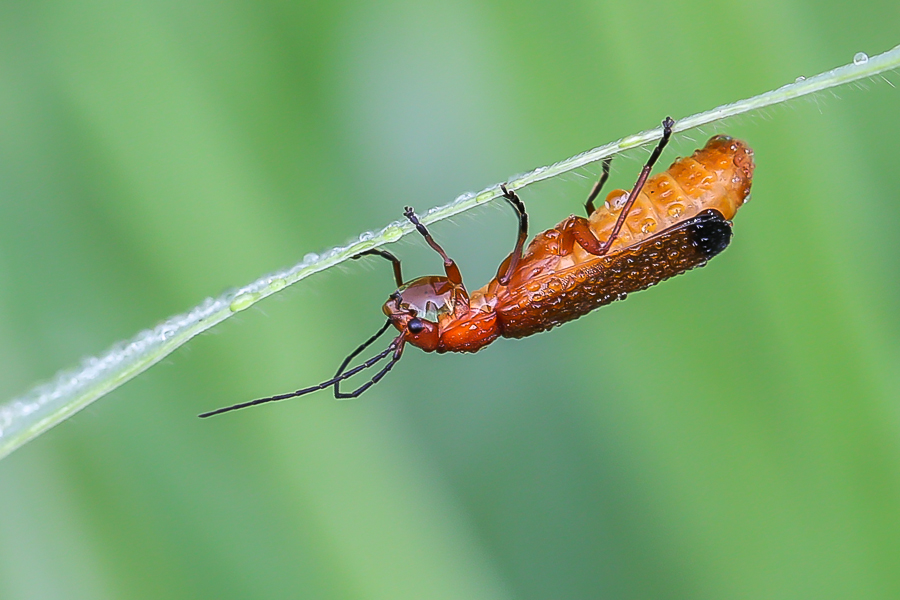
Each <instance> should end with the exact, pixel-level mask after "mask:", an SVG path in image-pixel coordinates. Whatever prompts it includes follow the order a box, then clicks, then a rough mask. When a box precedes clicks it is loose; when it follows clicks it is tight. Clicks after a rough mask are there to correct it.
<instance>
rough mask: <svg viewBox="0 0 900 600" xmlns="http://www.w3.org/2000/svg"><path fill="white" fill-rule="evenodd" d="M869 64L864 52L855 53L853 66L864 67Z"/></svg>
mask: <svg viewBox="0 0 900 600" xmlns="http://www.w3.org/2000/svg"><path fill="white" fill-rule="evenodd" d="M867 62H869V55H868V54H866V53H865V52H857V53H856V54H854V55H853V64H854V65H864V64H866V63H867Z"/></svg>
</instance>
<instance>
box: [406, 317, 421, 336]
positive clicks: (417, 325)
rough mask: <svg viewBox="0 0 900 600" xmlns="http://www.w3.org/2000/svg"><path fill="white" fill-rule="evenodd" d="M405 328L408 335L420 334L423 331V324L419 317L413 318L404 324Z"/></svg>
mask: <svg viewBox="0 0 900 600" xmlns="http://www.w3.org/2000/svg"><path fill="white" fill-rule="evenodd" d="M406 328H407V329H408V330H409V332H410V333H413V334H416V333H422V332H423V331H425V323H423V322H422V319H420V318H419V317H413V318H412V319H410V320H409V322H408V323H407V324H406Z"/></svg>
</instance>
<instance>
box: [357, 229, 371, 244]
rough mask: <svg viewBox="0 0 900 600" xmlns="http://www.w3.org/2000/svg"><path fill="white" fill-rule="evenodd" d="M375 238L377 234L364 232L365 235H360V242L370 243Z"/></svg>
mask: <svg viewBox="0 0 900 600" xmlns="http://www.w3.org/2000/svg"><path fill="white" fill-rule="evenodd" d="M373 237H375V234H374V233H373V232H371V231H364V232H363V233H361V234H359V241H361V242H368V241H369V240H371V239H372V238H373Z"/></svg>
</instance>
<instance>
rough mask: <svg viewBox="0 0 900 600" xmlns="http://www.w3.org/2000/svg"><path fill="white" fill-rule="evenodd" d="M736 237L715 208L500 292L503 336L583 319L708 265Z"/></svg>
mask: <svg viewBox="0 0 900 600" xmlns="http://www.w3.org/2000/svg"><path fill="white" fill-rule="evenodd" d="M730 241H731V222H730V221H727V220H725V218H724V217H723V216H722V215H721V214H720V213H719V212H718V211H717V210H715V209H710V210H706V211H704V212H702V213H700V214H699V215H697V216H695V217H693V218H691V219H688V220H686V221H682V222H681V223H678V224H676V225H674V226H672V227H670V228H669V229H667V230H664V231H662V232H660V233H658V234H657V235H654V236H652V237H650V238H648V239H645V240H643V241H641V242H639V243H637V244H635V245H633V246H631V247H629V248H625V249H622V250H620V251H618V252H614V253H612V254H607V255H606V256H603V257H599V258H597V259H596V260H594V261H592V262H590V263H587V264H583V265H578V266H575V267H571V268H569V269H566V270H564V271H560V272H558V273H554V274H552V275H547V276H544V277H539V278H536V279H534V280H533V281H531V282H530V283H529V284H527V285H526V288H525V290H521V291H520V293H517V294H500V295H499V296H498V300H499V302H498V304H497V305H496V311H497V316H498V320H499V322H500V334H501V335H502V336H503V337H511V338H520V337H525V336H528V335H532V334H534V333H538V332H540V331H546V330H548V329H550V328H552V327H555V326H557V325H560V324H562V323H565V322H567V321H571V320H573V319H577V318H578V317H581V316H583V315H586V314H587V313H589V312H591V311H592V310H594V309H595V308H598V307H600V306H603V305H605V304H609V303H610V302H613V301H615V300H622V299H624V298H625V296H626V295H628V294H630V293H632V292H637V291H640V290H643V289H646V288H648V287H650V286H652V285H655V284H657V283H659V282H660V281H663V280H664V279H668V278H669V277H674V276H675V275H680V274H681V273H684V272H685V271H688V270H690V269H693V268H696V267H702V266H704V265H705V264H706V263H707V261H709V259H711V258H712V257H713V256H715V255H716V254H718V253H719V252H721V251H722V250H724V249H725V248H726V247H727V246H728V243H729V242H730Z"/></svg>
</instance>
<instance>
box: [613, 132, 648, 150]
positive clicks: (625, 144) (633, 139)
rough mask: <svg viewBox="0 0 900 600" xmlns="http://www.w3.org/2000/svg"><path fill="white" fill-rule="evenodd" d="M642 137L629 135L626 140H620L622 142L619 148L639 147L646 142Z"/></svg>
mask: <svg viewBox="0 0 900 600" xmlns="http://www.w3.org/2000/svg"><path fill="white" fill-rule="evenodd" d="M646 141H647V140H645V139H644V138H643V136H640V135H629V136H628V137H626V138H622V141H621V142H619V148H621V149H623V150H624V149H625V148H633V147H634V146H640V145H641V144H642V143H644V142H646Z"/></svg>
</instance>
